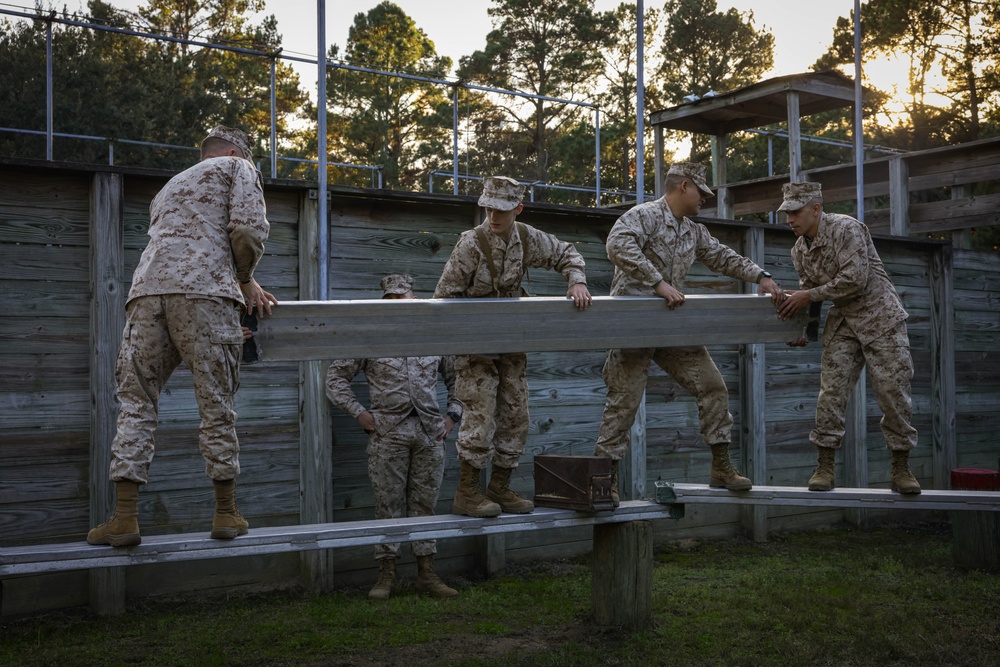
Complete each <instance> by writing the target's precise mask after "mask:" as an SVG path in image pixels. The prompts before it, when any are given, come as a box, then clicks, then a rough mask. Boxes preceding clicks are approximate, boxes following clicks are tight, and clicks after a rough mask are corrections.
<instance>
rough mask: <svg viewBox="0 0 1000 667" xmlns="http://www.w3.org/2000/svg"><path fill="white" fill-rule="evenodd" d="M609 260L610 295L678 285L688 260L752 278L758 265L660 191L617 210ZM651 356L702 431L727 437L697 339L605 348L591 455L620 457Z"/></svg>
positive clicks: (728, 425) (716, 381) (725, 406)
mask: <svg viewBox="0 0 1000 667" xmlns="http://www.w3.org/2000/svg"><path fill="white" fill-rule="evenodd" d="M607 250H608V259H610V260H611V262H612V263H613V264H614V265H615V275H614V279H613V281H612V283H611V295H612V296H655V295H656V292H655V289H654V288H655V287H656V285H657V283H659V282H660V281H661V280H663V281H665V282H667V283H668V284H670V285H672V286H674V287H675V288H678V289H679V288H680V286H681V285H683V282H684V277H685V276H686V275H687V272H688V270H689V269H690V268H691V265H692V264H693V263H694V262H695V260H697V261H699V262H701V263H702V264H704V265H705V266H707V267H708V268H709V269H711V270H712V271H715V272H717V273H721V274H723V275H725V276H729V277H730V278H736V279H738V280H744V281H747V282H751V283H753V282H757V280H758V279H759V278H760V276H761V275H762V274H763V273H764V272H763V270H762V269H761V268H760V267H759V266H757V265H756V264H754V263H753V262H752V261H750V260H749V259H747V258H745V257H742V256H741V255H739V254H738V253H736V252H735V251H733V250H732V249H730V248H729V247H727V246H725V245H723V244H722V243H720V242H719V241H718V240H717V239H716V238H715V237H713V236H712V235H711V234H710V233H709V231H708V229H707V228H706V227H705V226H704V225H702V224H699V223H695V222H692V221H691V220H689V219H688V218H686V217H683V218H681V219H680V220H678V219H677V218H676V217H675V216H674V214H673V213H672V212H671V211H670V207H669V206H668V205H667V201H666V198H660V199H657V200H656V201H651V202H646V203H645V204H640V205H638V206H636V207H634V208H632V209H630V210H629V211H627V212H626V213H625V214H624V215H622V216H621V217H620V218H619V219H618V221H617V222H616V223H615V225H614V227H612V229H611V233H610V234H609V235H608V241H607ZM651 360H652V361H655V362H656V364H657V365H658V366H659V367H660V368H662V369H663V370H664V371H666V372H667V373H669V374H670V375H671V376H672V377H673V378H674V379H675V380H676V381H677V382H678V383H679V384H680V385H681V386H682V387H684V388H685V389H687V390H688V391H689V392H691V393H692V394H693V395H694V397H695V399H696V401H697V403H698V418H699V421H700V424H701V437H702V439H703V440H704V441H705V443H706V444H707V445H718V444H728V443H729V442H730V441H731V439H732V434H731V431H732V427H733V416H732V414H730V412H729V393H728V391H727V390H726V383H725V381H724V380H723V378H722V374H721V373H719V369H718V368H717V367H716V365H715V362H713V361H712V358H711V356H709V354H708V350H707V349H706V348H705V347H704V346H691V347H661V348H634V349H620V350H609V351H608V356H607V359H606V360H605V363H604V382H605V384H607V387H608V394H607V399H606V401H605V405H604V415H603V418H602V419H601V430H600V434H599V435H598V439H597V446H596V448H595V455H597V456H606V457H610V458H612V459H615V460H620V459H621V458H622V457H624V456H625V453H626V452H627V451H628V446H629V429H630V428H631V427H632V423H633V422H634V421H635V415H636V411H637V410H638V409H639V403H640V402H641V400H642V393H643V392H644V391H645V389H646V379H647V377H648V376H649V362H650V361H651Z"/></svg>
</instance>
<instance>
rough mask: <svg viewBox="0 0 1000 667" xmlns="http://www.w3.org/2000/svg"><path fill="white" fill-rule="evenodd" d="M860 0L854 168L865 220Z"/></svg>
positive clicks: (858, 6)
mask: <svg viewBox="0 0 1000 667" xmlns="http://www.w3.org/2000/svg"><path fill="white" fill-rule="evenodd" d="M861 96H862V90H861V0H854V170H855V178H856V179H857V198H858V207H857V208H858V220H860V221H862V222H864V220H865V129H864V119H863V117H862V112H863V111H864V110H863V109H862V107H861Z"/></svg>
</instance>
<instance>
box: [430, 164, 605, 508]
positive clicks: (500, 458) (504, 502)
mask: <svg viewBox="0 0 1000 667" xmlns="http://www.w3.org/2000/svg"><path fill="white" fill-rule="evenodd" d="M523 196H524V186H523V185H521V184H520V183H518V182H517V181H515V180H514V179H511V178H507V177H504V176H492V177H489V178H486V179H485V181H484V184H483V194H482V196H481V197H480V198H479V205H480V206H482V207H483V208H485V209H486V220H485V221H484V222H483V223H482V224H481V225H479V226H478V227H477V228H475V229H472V230H469V231H466V232H463V233H462V235H461V236H460V237H459V239H458V243H456V244H455V248H454V249H453V250H452V252H451V257H450V258H449V259H448V263H447V264H446V265H445V267H444V271H443V273H442V274H441V278H440V280H439V281H438V284H437V289H435V290H434V297H435V298H439V299H455V298H489V297H499V298H510V297H515V298H516V297H520V296H522V295H523V292H522V288H521V279H522V277H523V276H524V273H525V271H526V270H527V269H528V268H529V267H530V268H541V269H554V270H556V271H558V272H560V273H561V274H562V275H563V277H565V278H566V282H567V283H569V289H568V290H567V296H568V297H569V298H571V299H573V302H574V303H575V305H576V306H577V308H580V309H585V308H587V307H588V306H589V305H590V303H591V297H590V292H589V291H588V290H587V277H586V274H585V269H586V267H585V264H584V261H583V257H582V256H581V255H580V253H579V252H578V251H577V250H576V248H574V247H573V245H572V244H570V243H566V242H564V241H560V240H559V239H558V238H556V237H555V236H553V235H552V234H547V233H545V232H542V231H540V230H538V229H535V228H534V227H531V226H530V225H525V224H523V223H520V222H516V220H515V218H516V217H517V215H518V214H519V213H520V212H521V210H522V208H523V206H522V204H521V199H522V197H523ZM486 248H488V249H489V253H490V256H489V257H487V256H486V253H485V249H486ZM526 365H527V357H526V356H525V355H524V354H484V355H462V356H457V357H456V358H455V370H456V372H457V374H458V378H457V381H456V382H457V383H456V392H457V393H458V397H459V398H460V399H461V400H462V402H463V403H464V405H465V418H464V419H463V420H462V426H461V429H460V430H459V434H458V457H459V461H460V463H461V466H462V470H461V477H460V479H459V486H458V489H457V490H456V492H455V503H454V506H453V511H454V512H455V513H456V514H465V515H469V516H496V515H498V514H500V512H501V511H504V512H514V513H527V512H531V511H532V510H533V509H534V505H533V504H532V502H531V501H530V500H527V499H525V498H521V497H520V496H519V495H517V494H516V493H515V492H514V491H512V490H511V489H510V485H509V482H510V475H511V471H512V470H513V469H514V468H516V467H517V465H518V462H519V461H520V458H521V454H522V453H524V448H525V444H526V443H527V439H528V382H527V376H526ZM491 459H492V461H493V469H492V473H491V477H490V483H489V487H488V488H487V491H486V494H485V496H484V494H483V492H482V489H480V487H479V481H478V477H479V471H480V470H482V469H483V468H485V467H486V465H487V464H488V463H489V462H490V460H491Z"/></svg>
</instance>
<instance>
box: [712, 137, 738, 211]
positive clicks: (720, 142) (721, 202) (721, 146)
mask: <svg viewBox="0 0 1000 667" xmlns="http://www.w3.org/2000/svg"><path fill="white" fill-rule="evenodd" d="M728 144H729V141H728V138H727V137H726V135H724V134H719V135H713V136H712V184H713V185H715V187H716V194H715V217H717V218H732V217H733V202H732V195H731V193H730V191H729V188H728V187H727V185H726V184H727V183H728V182H729V165H728V163H727V158H726V147H727V146H728Z"/></svg>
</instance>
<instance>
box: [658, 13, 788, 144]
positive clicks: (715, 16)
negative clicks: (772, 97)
mask: <svg viewBox="0 0 1000 667" xmlns="http://www.w3.org/2000/svg"><path fill="white" fill-rule="evenodd" d="M716 7H717V4H716V1H715V0H667V3H666V4H665V5H664V7H663V14H664V15H665V16H666V17H667V20H666V25H665V28H664V34H663V40H662V47H661V50H660V55H661V57H662V61H661V64H660V67H659V69H658V72H657V75H658V80H659V81H660V88H661V95H662V100H663V101H664V102H665V103H666V104H671V105H673V104H680V103H681V101H682V99H683V98H684V97H685V96H687V95H692V94H693V95H698V96H699V97H703V96H704V95H705V94H706V93H708V92H710V91H715V92H717V93H723V92H728V91H730V90H735V89H737V88H742V87H743V86H747V85H750V84H751V83H755V82H757V81H758V80H759V79H760V78H761V76H763V74H764V73H765V72H767V71H768V70H769V69H771V67H772V65H773V64H774V36H773V35H771V33H769V32H766V31H763V30H757V28H756V27H754V18H753V12H747V13H746V14H741V13H740V12H738V11H737V10H736V9H734V8H730V9H728V10H727V11H725V12H717V11H716ZM706 146H707V143H706V141H705V140H704V139H699V138H697V137H695V139H694V140H693V141H692V146H691V159H692V160H698V159H701V158H702V156H703V154H704V152H705V150H706Z"/></svg>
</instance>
